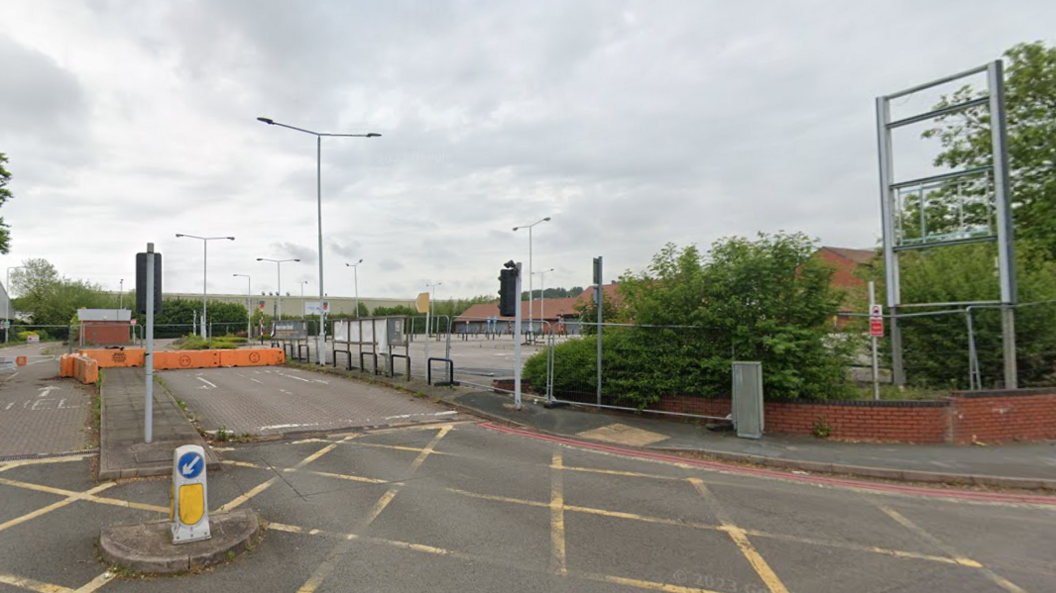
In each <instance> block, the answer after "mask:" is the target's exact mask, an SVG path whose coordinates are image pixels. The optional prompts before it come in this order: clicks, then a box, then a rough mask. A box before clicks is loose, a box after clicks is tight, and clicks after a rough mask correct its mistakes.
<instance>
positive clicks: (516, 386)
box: [513, 262, 521, 410]
mask: <svg viewBox="0 0 1056 593" xmlns="http://www.w3.org/2000/svg"><path fill="white" fill-rule="evenodd" d="M516 269H517V292H516V293H515V294H516V295H517V299H518V300H517V303H516V305H517V315H516V316H515V317H514V321H513V325H514V328H513V335H514V336H515V337H514V340H513V344H514V346H513V403H514V408H515V409H517V410H520V409H521V303H520V296H521V262H517V268H516Z"/></svg>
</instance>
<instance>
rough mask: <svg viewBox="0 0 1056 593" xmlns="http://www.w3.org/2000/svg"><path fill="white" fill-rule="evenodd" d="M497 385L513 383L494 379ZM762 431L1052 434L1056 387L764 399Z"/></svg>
mask: <svg viewBox="0 0 1056 593" xmlns="http://www.w3.org/2000/svg"><path fill="white" fill-rule="evenodd" d="M494 383H495V385H496V386H497V387H505V388H507V389H513V381H509V382H508V383H509V384H508V385H506V384H500V383H502V382H500V381H495V382H494ZM653 409H655V410H662V411H665V412H678V413H682V414H699V415H702V416H712V417H719V418H724V417H726V416H727V415H728V414H729V413H730V410H731V401H730V398H729V397H714V398H704V397H698V396H686V395H672V396H667V397H665V398H663V399H662V400H660V402H659V403H658V404H657V405H656V406H654V407H653ZM763 414H764V424H765V431H766V432H768V433H779V434H802V435H810V434H814V426H815V423H824V424H825V425H826V426H828V428H829V429H830V431H831V432H830V433H829V437H830V438H834V439H842V440H854V441H887V442H903V443H947V442H952V443H959V444H965V443H971V442H973V441H980V442H985V443H1000V442H1008V441H1020V440H1023V441H1030V440H1035V441H1036V440H1056V389H1048V390H1028V389H1021V390H1014V391H992V392H972V393H965V392H956V393H954V394H953V396H952V397H950V398H947V399H943V400H938V401H880V402H874V401H869V400H863V401H819V402H796V403H792V402H766V404H765V407H764V412H763Z"/></svg>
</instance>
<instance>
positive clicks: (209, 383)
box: [198, 377, 216, 389]
mask: <svg viewBox="0 0 1056 593" xmlns="http://www.w3.org/2000/svg"><path fill="white" fill-rule="evenodd" d="M198 380H199V381H201V382H202V383H205V384H206V385H208V386H210V387H212V388H213V389H216V383H211V382H210V381H209V380H207V379H206V378H205V377H198Z"/></svg>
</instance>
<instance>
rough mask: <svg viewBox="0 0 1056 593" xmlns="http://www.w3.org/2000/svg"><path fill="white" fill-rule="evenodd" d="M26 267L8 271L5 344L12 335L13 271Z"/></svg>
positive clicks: (17, 267)
mask: <svg viewBox="0 0 1056 593" xmlns="http://www.w3.org/2000/svg"><path fill="white" fill-rule="evenodd" d="M25 267H26V266H11V267H10V268H8V269H7V284H5V285H4V290H6V291H7V300H6V301H5V302H4V326H5V327H4V343H5V344H6V343H7V337H8V335H9V334H10V333H11V325H12V324H11V270H21V269H23V268H25Z"/></svg>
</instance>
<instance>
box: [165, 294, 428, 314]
mask: <svg viewBox="0 0 1056 593" xmlns="http://www.w3.org/2000/svg"><path fill="white" fill-rule="evenodd" d="M162 298H165V299H184V300H188V301H199V302H201V300H202V293H200V292H198V293H193V292H166V293H163V294H162ZM246 298H247V297H246V295H245V294H210V295H209V300H210V301H220V302H222V303H238V304H240V305H245V304H246ZM249 298H250V299H251V300H250V303H251V306H252V307H253V310H254V311H255V310H257V309H258V308H259V307H260V302H261V301H264V312H265V313H267V314H268V315H271V314H272V312H273V311H275V304H276V301H277V300H278V299H277V297H275V296H274V295H271V296H269V295H262V294H260V293H257V294H254V295H252V296H250V297H249ZM324 300H326V302H328V303H330V314H331V315H338V314H342V313H344V314H347V315H352V314H353V313H355V311H356V298H355V297H345V296H331V297H327V298H326V299H324ZM281 301H282V315H283V316H284V317H301V316H303V315H304V306H305V303H309V302H311V303H317V302H319V297H318V296H314V297H313V296H308V295H305V296H304V297H301V296H299V295H291V296H285V295H284V296H283V297H282V298H281ZM359 302H360V303H362V304H363V305H365V306H366V307H367V308H368V309H369V310H370V311H373V310H374V309H375V308H377V307H395V306H397V305H403V306H405V307H412V308H413V307H414V299H413V298H411V299H390V298H374V297H360V298H359Z"/></svg>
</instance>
